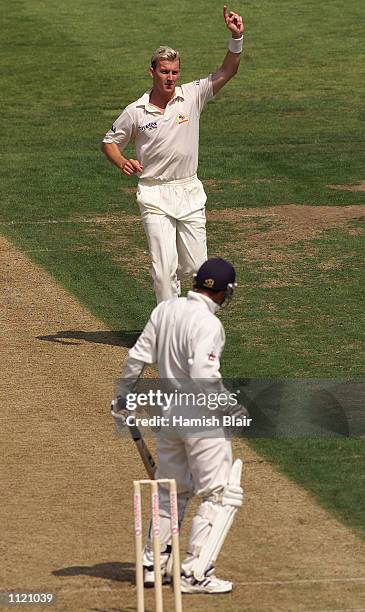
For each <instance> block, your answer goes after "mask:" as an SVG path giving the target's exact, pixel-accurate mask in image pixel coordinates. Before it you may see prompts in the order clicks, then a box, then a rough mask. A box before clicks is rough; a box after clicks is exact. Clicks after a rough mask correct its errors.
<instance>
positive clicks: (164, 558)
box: [143, 544, 171, 589]
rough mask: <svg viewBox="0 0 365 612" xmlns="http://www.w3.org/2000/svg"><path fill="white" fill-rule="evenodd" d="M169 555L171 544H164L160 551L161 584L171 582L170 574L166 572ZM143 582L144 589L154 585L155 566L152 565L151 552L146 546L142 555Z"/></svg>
mask: <svg viewBox="0 0 365 612" xmlns="http://www.w3.org/2000/svg"><path fill="white" fill-rule="evenodd" d="M170 556H171V545H170V544H166V546H165V549H164V550H163V551H161V578H162V584H171V576H170V575H169V574H168V573H167V564H168V561H169V558H170ZM143 583H144V586H145V588H146V589H149V588H153V587H154V586H155V568H154V565H153V552H152V550H150V549H149V548H148V547H146V549H145V551H144V555H143Z"/></svg>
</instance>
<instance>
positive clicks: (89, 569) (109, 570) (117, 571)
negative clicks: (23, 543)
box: [52, 561, 135, 584]
mask: <svg viewBox="0 0 365 612" xmlns="http://www.w3.org/2000/svg"><path fill="white" fill-rule="evenodd" d="M52 574H53V575H54V576H92V577H94V578H104V579H105V580H115V581H116V582H130V583H131V584H134V583H135V569H134V565H133V563H120V562H119V561H111V562H110V563H96V565H73V566H71V567H63V568H61V569H58V570H54V571H53V572H52Z"/></svg>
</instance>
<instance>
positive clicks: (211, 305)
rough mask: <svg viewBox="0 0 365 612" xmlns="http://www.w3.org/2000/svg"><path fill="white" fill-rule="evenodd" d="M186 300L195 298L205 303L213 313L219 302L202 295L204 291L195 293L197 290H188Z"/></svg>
mask: <svg viewBox="0 0 365 612" xmlns="http://www.w3.org/2000/svg"><path fill="white" fill-rule="evenodd" d="M187 299H188V300H195V301H197V302H201V303H203V304H206V305H207V307H208V309H209V310H210V312H212V313H213V314H215V313H216V312H217V311H218V310H219V304H216V302H214V301H213V300H212V299H211V298H210V297H208V296H207V295H204V293H197V291H188V295H187Z"/></svg>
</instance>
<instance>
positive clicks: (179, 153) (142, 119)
mask: <svg viewBox="0 0 365 612" xmlns="http://www.w3.org/2000/svg"><path fill="white" fill-rule="evenodd" d="M150 92H151V90H149V91H147V92H146V93H145V94H143V96H142V97H141V98H139V100H137V101H136V102H132V104H129V106H127V107H126V108H125V109H124V111H123V112H122V114H121V115H120V116H119V117H118V119H117V120H116V121H115V122H114V124H113V126H112V128H111V129H110V130H109V132H107V134H106V135H105V138H104V140H103V142H105V143H115V144H117V145H118V146H119V148H120V149H121V150H123V149H124V148H125V147H126V146H127V144H128V143H129V142H130V141H134V143H135V147H136V155H137V159H138V160H139V161H140V162H141V164H142V165H143V168H144V170H143V172H142V173H141V174H139V176H140V178H143V179H154V180H157V181H173V180H179V179H184V178H188V177H191V176H194V175H195V174H196V173H197V169H198V148H199V118H200V113H201V112H202V110H203V107H204V105H205V104H206V102H208V100H210V99H211V98H213V84H212V78H211V75H209V76H208V77H207V78H204V79H200V80H197V81H192V82H191V83H185V84H184V85H181V86H180V87H176V89H175V95H174V97H173V99H172V100H170V102H169V103H168V104H167V106H166V109H165V112H164V113H163V112H162V111H161V110H159V109H158V108H156V106H153V105H152V104H150V102H149V95H150Z"/></svg>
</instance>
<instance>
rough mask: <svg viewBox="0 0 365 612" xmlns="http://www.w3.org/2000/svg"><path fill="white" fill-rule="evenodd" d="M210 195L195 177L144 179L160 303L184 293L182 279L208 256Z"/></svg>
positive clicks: (141, 190) (142, 201)
mask: <svg viewBox="0 0 365 612" xmlns="http://www.w3.org/2000/svg"><path fill="white" fill-rule="evenodd" d="M206 199H207V197H206V195H205V192H204V188H203V185H202V183H201V182H200V181H199V179H198V178H197V177H196V176H194V177H190V178H186V179H180V180H176V181H168V182H164V183H161V181H154V180H147V179H141V180H140V181H139V183H138V188H137V202H138V204H139V207H140V211H141V215H142V222H143V227H144V230H145V232H146V236H147V240H148V244H149V249H150V254H151V260H152V269H151V272H152V278H153V283H154V290H155V294H156V299H157V303H159V302H162V301H163V300H167V299H169V298H171V297H177V296H178V295H179V293H180V290H179V287H180V283H179V280H178V278H180V277H181V276H182V275H183V274H193V273H194V272H197V270H198V269H199V268H200V266H201V265H202V264H203V263H204V261H206V259H207V240H206V230H205V223H206V221H205V202H206Z"/></svg>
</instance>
